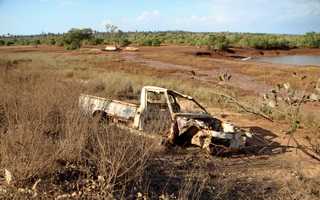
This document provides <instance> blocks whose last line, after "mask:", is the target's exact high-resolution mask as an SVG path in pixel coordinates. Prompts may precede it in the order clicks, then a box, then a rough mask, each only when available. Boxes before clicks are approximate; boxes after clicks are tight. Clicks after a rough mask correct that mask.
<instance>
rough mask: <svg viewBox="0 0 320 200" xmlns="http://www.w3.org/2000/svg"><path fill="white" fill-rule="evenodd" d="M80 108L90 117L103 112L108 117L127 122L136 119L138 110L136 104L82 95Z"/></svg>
mask: <svg viewBox="0 0 320 200" xmlns="http://www.w3.org/2000/svg"><path fill="white" fill-rule="evenodd" d="M79 106H80V108H81V110H82V111H84V112H85V113H87V114H90V115H93V114H94V113H95V112H99V111H100V112H101V111H102V112H105V113H106V114H107V115H108V116H112V117H115V118H121V119H125V120H132V119H134V116H135V114H136V111H137V108H138V105H136V104H132V103H127V102H123V101H118V100H112V99H107V98H102V97H97V96H92V95H85V94H81V95H80V97H79Z"/></svg>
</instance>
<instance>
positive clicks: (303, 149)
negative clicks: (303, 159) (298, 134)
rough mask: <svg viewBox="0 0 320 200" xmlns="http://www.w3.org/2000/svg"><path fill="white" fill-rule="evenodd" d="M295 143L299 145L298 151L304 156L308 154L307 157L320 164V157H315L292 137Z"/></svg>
mask: <svg viewBox="0 0 320 200" xmlns="http://www.w3.org/2000/svg"><path fill="white" fill-rule="evenodd" d="M292 139H293V141H294V142H295V143H296V145H297V149H299V150H301V151H302V152H303V153H304V154H306V155H307V156H309V157H311V158H312V159H314V160H317V161H319V162H320V158H319V157H318V156H315V155H313V154H312V153H310V152H308V150H307V149H306V147H305V146H303V145H301V144H300V143H299V142H298V140H297V139H296V138H295V137H294V136H292Z"/></svg>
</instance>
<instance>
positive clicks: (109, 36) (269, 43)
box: [0, 26, 320, 49]
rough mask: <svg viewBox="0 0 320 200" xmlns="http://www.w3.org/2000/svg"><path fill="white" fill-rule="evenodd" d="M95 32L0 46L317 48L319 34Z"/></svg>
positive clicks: (4, 41)
mask: <svg viewBox="0 0 320 200" xmlns="http://www.w3.org/2000/svg"><path fill="white" fill-rule="evenodd" d="M110 27H111V28H112V26H109V27H108V28H107V30H106V32H96V31H93V30H92V29H71V30H70V31H69V32H67V33H64V34H51V33H48V34H41V35H33V36H11V35H9V36H2V37H0V45H2V46H3V45H6V46H11V45H39V44H47V45H59V46H65V47H66V48H67V49H76V48H79V47H80V46H81V45H83V44H86V45H100V44H118V45H120V46H126V45H129V44H134V45H141V46H159V45H161V44H165V45H169V44H174V45H192V46H208V47H209V48H211V49H212V48H214V49H225V48H226V47H228V46H232V47H242V48H256V49H289V48H319V47H320V33H315V32H310V33H306V34H304V35H278V34H252V33H229V32H225V33H192V32H182V31H181V32H123V31H121V30H119V29H118V28H117V27H116V26H114V27H115V28H116V29H114V30H111V29H110Z"/></svg>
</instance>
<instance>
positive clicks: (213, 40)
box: [208, 35, 229, 51]
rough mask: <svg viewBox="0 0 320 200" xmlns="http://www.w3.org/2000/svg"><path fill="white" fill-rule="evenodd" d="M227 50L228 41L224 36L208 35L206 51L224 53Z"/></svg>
mask: <svg viewBox="0 0 320 200" xmlns="http://www.w3.org/2000/svg"><path fill="white" fill-rule="evenodd" d="M228 48H229V41H228V39H227V37H226V36H225V35H210V36H209V39H208V49H209V50H211V51H216V50H219V51H225V50H227V49H228Z"/></svg>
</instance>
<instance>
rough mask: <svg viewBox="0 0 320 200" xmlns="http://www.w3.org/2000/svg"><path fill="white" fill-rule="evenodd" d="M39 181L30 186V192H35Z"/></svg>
mask: <svg viewBox="0 0 320 200" xmlns="http://www.w3.org/2000/svg"><path fill="white" fill-rule="evenodd" d="M40 181H41V179H38V180H37V181H36V182H35V183H34V184H33V186H32V190H33V191H36V190H37V185H38V184H39V183H40Z"/></svg>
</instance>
